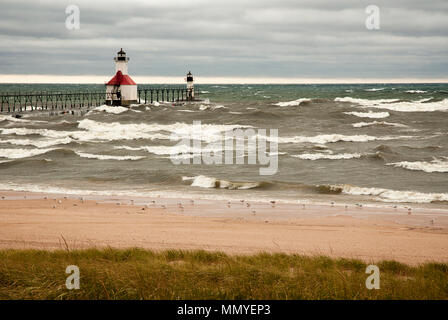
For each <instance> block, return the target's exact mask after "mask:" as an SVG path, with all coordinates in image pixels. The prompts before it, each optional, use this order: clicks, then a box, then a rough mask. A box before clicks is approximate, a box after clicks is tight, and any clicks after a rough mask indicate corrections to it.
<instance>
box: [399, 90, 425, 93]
mask: <svg viewBox="0 0 448 320" xmlns="http://www.w3.org/2000/svg"><path fill="white" fill-rule="evenodd" d="M405 92H406V93H426V92H428V91H425V90H407V91H405Z"/></svg>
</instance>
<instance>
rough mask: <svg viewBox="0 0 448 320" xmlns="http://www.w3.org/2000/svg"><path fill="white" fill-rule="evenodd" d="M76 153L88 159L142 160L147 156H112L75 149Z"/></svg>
mask: <svg viewBox="0 0 448 320" xmlns="http://www.w3.org/2000/svg"><path fill="white" fill-rule="evenodd" d="M75 153H76V154H77V155H78V156H80V157H81V158H88V159H98V160H119V161H124V160H140V159H143V158H145V157H139V156H111V155H102V154H90V153H84V152H79V151H75Z"/></svg>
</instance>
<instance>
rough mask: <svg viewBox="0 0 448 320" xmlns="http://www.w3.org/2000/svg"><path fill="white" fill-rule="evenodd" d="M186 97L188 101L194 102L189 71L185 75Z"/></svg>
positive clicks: (191, 78) (192, 84)
mask: <svg viewBox="0 0 448 320" xmlns="http://www.w3.org/2000/svg"><path fill="white" fill-rule="evenodd" d="M186 80H187V96H188V100H194V81H193V75H192V74H191V71H189V72H188V73H187V79H186Z"/></svg>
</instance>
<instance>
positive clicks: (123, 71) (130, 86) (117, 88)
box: [106, 49, 138, 106]
mask: <svg viewBox="0 0 448 320" xmlns="http://www.w3.org/2000/svg"><path fill="white" fill-rule="evenodd" d="M114 61H115V76H114V77H113V78H112V79H111V80H110V81H109V82H107V83H106V104H107V105H112V106H128V105H130V104H133V103H137V99H138V97H137V84H136V83H135V82H134V80H132V78H131V77H130V76H129V75H128V61H129V58H128V57H126V52H124V51H123V49H121V50H120V51H118V52H117V56H116V57H115V58H114Z"/></svg>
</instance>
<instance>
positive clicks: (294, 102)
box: [274, 98, 311, 107]
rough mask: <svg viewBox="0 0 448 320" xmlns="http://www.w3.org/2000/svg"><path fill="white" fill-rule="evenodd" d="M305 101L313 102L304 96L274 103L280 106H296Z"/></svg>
mask: <svg viewBox="0 0 448 320" xmlns="http://www.w3.org/2000/svg"><path fill="white" fill-rule="evenodd" d="M304 102H311V99H307V98H302V99H297V100H294V101H286V102H278V103H275V104H274V105H276V106H279V107H295V106H300V104H302V103H304Z"/></svg>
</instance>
